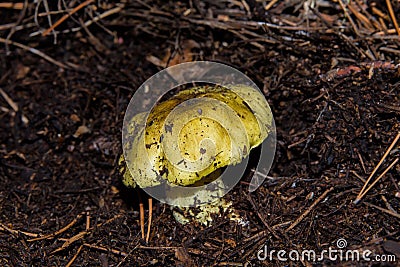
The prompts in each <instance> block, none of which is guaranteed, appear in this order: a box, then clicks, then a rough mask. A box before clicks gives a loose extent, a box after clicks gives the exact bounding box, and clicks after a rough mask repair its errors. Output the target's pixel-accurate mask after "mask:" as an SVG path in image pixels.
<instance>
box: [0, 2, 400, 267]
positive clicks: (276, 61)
mask: <svg viewBox="0 0 400 267" xmlns="http://www.w3.org/2000/svg"><path fill="white" fill-rule="evenodd" d="M27 2H28V1H27ZM29 2H31V1H29ZM268 2H269V1H267V3H268ZM339 2H340V1H339ZM339 2H334V1H332V2H326V3H325V2H324V3H325V5H322V4H321V6H318V7H315V8H313V9H310V10H309V13H306V11H305V9H304V5H303V4H304V3H306V2H304V1H282V2H279V1H278V3H277V4H275V5H273V6H272V7H271V8H270V9H269V10H268V11H266V10H265V7H264V6H263V2H262V1H247V2H246V1H220V2H217V3H216V4H214V3H213V2H212V1H205V2H200V1H188V2H172V1H171V2H170V3H166V2H164V1H147V0H146V1H143V2H142V1H138V2H131V1H128V2H125V1H124V2H123V3H116V2H113V1H98V2H95V3H92V4H89V5H87V6H84V7H82V8H81V9H80V10H79V11H78V12H76V13H75V14H73V15H72V16H71V17H70V18H68V19H67V20H66V21H65V22H63V23H62V24H60V25H59V26H58V27H57V28H56V30H58V31H63V32H60V33H59V34H58V35H57V42H56V43H54V35H53V34H52V33H50V34H49V35H47V36H45V37H42V36H41V35H40V34H39V35H36V36H30V34H31V33H34V32H36V31H38V30H45V29H47V28H49V24H48V20H47V16H38V23H39V24H38V25H35V23H34V17H35V5H36V4H33V3H31V4H29V5H28V7H27V8H26V9H24V10H18V9H5V8H4V9H2V8H0V12H1V15H0V37H1V39H0V41H1V40H3V41H1V46H0V88H1V89H2V90H3V91H4V94H2V95H3V96H2V97H0V109H1V110H0V117H1V120H0V126H1V129H2V130H1V132H0V140H1V147H0V155H1V158H0V185H1V187H0V266H66V265H67V264H68V263H71V264H72V266H262V265H277V266H280V265H284V264H291V265H293V266H295V265H296V266H297V265H307V266H309V265H311V264H312V263H313V262H311V261H297V262H290V261H289V262H286V263H285V262H280V261H278V260H277V258H276V257H275V258H274V260H272V262H271V261H270V260H265V261H260V260H258V259H257V252H258V250H260V249H262V248H263V247H264V244H267V245H268V248H269V249H275V250H280V249H283V250H286V251H290V250H298V251H301V250H305V249H313V250H315V251H317V252H320V251H322V250H324V249H328V248H329V247H332V248H337V247H336V241H337V240H338V239H340V238H344V239H345V240H346V241H347V247H346V249H354V250H358V251H365V250H367V249H368V250H371V251H372V252H373V254H372V255H383V254H385V255H395V256H396V257H397V259H399V258H400V253H399V248H400V243H399V242H398V240H399V238H400V215H399V212H400V198H399V197H396V196H395V194H396V193H398V195H399V194H400V193H399V192H400V188H399V187H400V184H399V182H400V176H399V171H400V164H397V165H395V166H394V167H393V168H391V169H390V170H389V171H388V173H387V174H386V175H385V176H384V177H383V178H382V179H381V180H380V181H379V182H378V183H377V184H376V185H375V186H374V187H373V188H372V189H371V190H370V191H369V192H368V194H366V195H365V197H364V198H363V199H362V201H361V202H360V203H359V204H358V205H354V204H353V200H354V199H355V198H356V196H357V194H358V193H359V192H360V190H361V188H362V187H363V185H364V182H365V180H366V179H367V178H368V176H369V174H370V173H371V172H372V170H373V169H374V167H375V166H376V164H377V163H378V162H379V160H380V159H381V157H382V155H383V154H384V153H385V151H386V149H387V148H388V147H389V145H390V144H391V142H392V141H393V139H394V138H395V136H396V135H397V133H398V132H399V131H400V96H399V95H400V94H399V92H400V79H399V77H400V69H399V65H396V64H398V63H399V56H400V46H399V41H398V40H399V39H398V36H397V35H396V32H394V33H392V34H391V33H390V32H386V33H384V34H383V35H379V36H378V35H376V34H377V33H376V32H378V30H375V31H373V30H371V29H369V28H368V27H367V26H365V24H363V23H362V22H361V20H359V17H357V16H355V15H354V14H353V13H351V17H352V20H353V22H354V24H355V25H354V26H352V24H351V23H350V22H349V20H348V19H347V17H346V15H345V14H344V13H343V10H342V9H341V7H340V5H339ZM392 2H395V1H392ZM358 3H364V1H358ZM396 3H397V2H396ZM48 4H49V9H50V10H52V11H56V10H58V9H64V8H62V3H61V1H60V3H59V5H57V4H55V2H54V3H50V1H49V3H48ZM70 4H71V7H72V8H73V7H76V6H78V5H79V3H78V2H76V1H71V3H70ZM60 5H61V6H60ZM364 5H365V8H366V9H365V13H364V14H367V13H368V14H370V17H369V19H370V21H371V23H372V22H373V21H374V20H375V22H377V21H378V19H379V17H378V15H376V14H375V13H373V12H372V7H375V8H378V9H379V10H382V11H384V12H385V14H389V12H388V8H387V6H386V4H385V1H377V2H372V1H371V2H370V1H368V2H365V3H364ZM95 7H96V8H95ZM118 7H121V8H120V9H119V10H117V11H115V13H113V14H111V15H109V16H106V17H104V18H102V19H101V20H99V21H98V22H95V23H93V24H91V25H88V26H87V27H83V28H82V29H79V30H77V31H74V32H70V31H71V29H74V28H76V27H79V26H80V25H81V23H83V22H85V21H90V20H91V18H92V17H95V16H97V15H98V14H103V13H104V12H106V11H108V10H112V9H114V8H118ZM399 7H400V6H399V5H398V3H397V5H395V4H393V9H394V11H398V8H399ZM188 10H189V11H190V12H189V11H188ZM38 12H39V13H45V12H46V11H45V7H44V4H43V3H42V4H41V5H40V6H39V7H38ZM348 12H349V11H348ZM64 14H65V13H59V14H57V13H54V14H52V15H51V18H52V20H53V24H54V22H55V21H57V20H58V19H59V18H61V17H62V16H63V15H64ZM395 14H399V12H397V13H396V12H395ZM388 16H389V15H388ZM373 19H374V20H373ZM398 20H399V21H400V16H398ZM257 22H265V23H266V24H264V25H261V24H259V23H257ZM10 23H17V26H18V27H9V26H7V25H8V24H10ZM386 24H387V26H388V28H393V25H392V22H391V20H390V19H387V20H386ZM374 25H375V24H374ZM14 26H15V25H14ZM7 38H8V39H9V40H12V41H13V42H17V43H20V44H23V45H25V47H21V46H19V45H15V43H9V42H8V41H6V39H7ZM6 43H8V45H6ZM29 47H30V48H34V49H37V50H33V51H32V50H28V48H29ZM35 51H40V52H42V53H45V54H46V55H47V56H49V57H51V58H52V59H53V60H54V61H53V62H49V60H46V59H44V58H43V56H40V55H37V54H35ZM191 60H210V61H216V62H221V63H225V64H228V65H230V66H233V67H235V68H237V69H238V70H240V71H242V72H244V73H246V74H247V75H248V76H249V77H250V78H252V79H253V80H254V81H255V82H256V83H257V85H258V86H259V87H260V88H261V89H262V90H263V92H264V93H265V95H266V97H267V99H268V101H269V103H270V106H271V108H272V110H273V113H274V116H275V121H276V125H277V133H278V144H277V151H276V158H275V163H274V165H273V168H272V169H271V171H270V174H269V175H270V176H271V179H267V181H266V182H265V183H264V185H263V186H261V187H260V188H259V189H258V190H257V191H255V192H254V193H251V194H249V193H248V191H247V187H248V185H247V184H246V179H243V181H242V182H241V183H240V184H238V185H237V186H236V187H235V188H234V190H233V191H231V192H230V193H229V194H228V196H227V198H228V199H229V200H231V201H232V202H233V206H234V207H235V209H236V210H238V211H239V213H240V214H241V215H242V217H243V218H245V219H246V220H248V222H249V223H248V226H240V225H238V224H237V223H235V222H232V221H229V220H227V219H226V218H224V217H218V218H215V220H214V223H213V225H212V226H211V227H201V226H197V225H196V226H195V225H190V224H189V225H185V226H182V225H180V224H179V223H177V222H176V221H175V220H174V218H173V217H172V212H171V210H170V208H169V207H168V206H166V205H164V204H161V203H158V202H155V203H154V210H153V224H152V228H151V237H150V242H149V243H148V244H146V243H145V242H144V241H143V240H142V239H141V232H140V226H139V208H138V203H139V196H141V198H142V199H144V200H146V199H147V196H146V195H145V194H144V193H143V192H141V191H140V190H128V189H126V188H124V186H123V185H122V183H121V181H120V180H121V177H120V175H119V173H118V168H117V160H118V157H119V155H120V154H121V152H122V148H121V127H122V120H123V116H124V113H125V109H126V107H127V105H128V103H129V100H130V98H131V97H132V95H133V93H134V92H135V90H136V89H137V88H138V87H139V86H140V85H141V84H142V83H143V82H144V81H145V80H146V79H148V78H149V77H151V75H153V74H155V73H156V72H157V71H159V70H161V69H163V67H162V66H163V64H169V65H172V64H176V63H179V62H182V61H191ZM164 66H165V65H164ZM5 95H6V97H4V96H5ZM7 96H8V97H9V98H10V99H11V100H7ZM12 103H15V104H16V108H15V107H14V108H15V109H13V107H12ZM80 126H86V127H87V128H86V130H88V131H87V132H85V131H84V133H82V134H79V133H77V132H76V131H77V129H78V127H80ZM82 129H83V128H81V130H82ZM83 130H85V129H83ZM399 153H400V152H399V146H398V145H397V146H395V147H394V149H393V150H392V152H391V153H390V154H389V156H388V158H387V159H386V161H385V162H384V164H383V165H382V167H381V168H380V169H379V171H378V174H379V173H381V172H382V171H383V170H384V169H385V168H386V167H387V166H388V165H389V164H390V163H391V162H393V160H395V159H396V158H398V157H399ZM375 177H376V176H375ZM143 202H146V201H143ZM146 208H147V207H146ZM298 219H299V221H298V223H296V224H293V223H294V222H296V220H298ZM292 224H293V225H292ZM64 227H65V228H64ZM59 231H61V232H59ZM45 235H48V236H45ZM42 236H45V237H44V238H40V237H42ZM38 237H39V238H38ZM35 238H38V239H39V240H35ZM74 256H76V258H74ZM398 262H399V261H398V260H397V262H392V263H390V264H392V265H393V266H395V265H398ZM319 263H320V264H325V265H348V266H350V265H356V264H358V265H374V264H375V265H380V264H378V263H377V262H373V263H371V262H362V261H360V262H356V261H347V262H343V261H342V262H339V261H338V260H337V261H330V260H329V259H325V260H324V261H320V262H319ZM386 266H387V265H386Z"/></svg>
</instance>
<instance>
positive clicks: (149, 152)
mask: <svg viewBox="0 0 400 267" xmlns="http://www.w3.org/2000/svg"><path fill="white" fill-rule="evenodd" d="M271 125H272V113H271V110H270V108H269V106H268V103H267V101H266V100H265V98H264V96H263V95H262V94H261V92H260V91H259V90H257V89H254V88H253V87H250V86H246V85H237V86H226V87H221V86H199V87H193V88H190V89H185V90H182V91H180V92H178V93H176V94H175V95H174V96H172V97H171V98H169V99H167V100H165V101H163V102H159V103H157V104H156V105H155V106H154V107H153V109H152V110H151V111H150V112H145V113H140V114H137V115H135V116H134V117H133V118H132V119H131V120H130V122H129V125H128V129H127V131H128V135H127V136H129V138H130V139H129V140H128V142H126V143H125V147H124V151H125V154H124V155H125V158H124V160H125V163H126V164H128V166H129V168H127V169H129V170H126V171H125V174H124V177H123V183H124V184H125V185H126V186H130V187H134V186H136V184H137V185H138V186H139V187H142V188H145V187H151V186H156V185H159V184H160V183H161V182H162V179H163V180H164V181H165V180H166V181H168V182H169V183H170V184H172V185H180V186H190V185H193V184H195V183H197V182H198V181H199V180H201V179H203V178H204V177H207V176H209V175H210V174H212V173H213V172H215V171H216V170H218V169H220V168H222V167H225V166H228V165H236V164H238V163H240V162H241V161H242V160H243V159H244V158H246V157H247V156H248V155H249V153H250V151H251V149H253V148H254V147H257V146H258V145H260V144H261V143H262V142H263V141H264V140H265V139H266V138H267V136H268V134H269V133H270V131H271ZM121 160H122V159H121ZM120 163H122V161H120Z"/></svg>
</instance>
